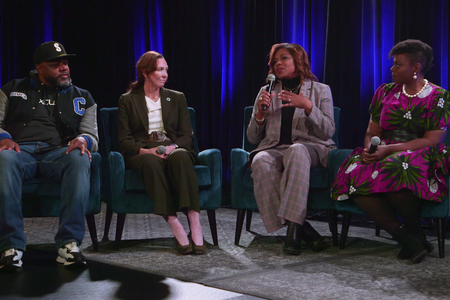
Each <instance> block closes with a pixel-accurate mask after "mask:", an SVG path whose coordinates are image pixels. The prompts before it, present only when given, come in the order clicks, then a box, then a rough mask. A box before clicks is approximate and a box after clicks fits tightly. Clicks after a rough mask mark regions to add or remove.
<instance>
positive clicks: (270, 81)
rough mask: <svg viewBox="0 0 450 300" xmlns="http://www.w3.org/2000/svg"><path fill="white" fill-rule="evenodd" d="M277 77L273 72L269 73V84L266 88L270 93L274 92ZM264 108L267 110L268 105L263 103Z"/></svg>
mask: <svg viewBox="0 0 450 300" xmlns="http://www.w3.org/2000/svg"><path fill="white" fill-rule="evenodd" d="M275 79H276V77H275V75H273V74H269V76H267V82H268V83H269V86H268V87H267V88H266V91H268V92H269V94H270V93H271V92H272V88H273V83H274V82H275ZM262 110H263V111H266V110H267V105H263V106H262Z"/></svg>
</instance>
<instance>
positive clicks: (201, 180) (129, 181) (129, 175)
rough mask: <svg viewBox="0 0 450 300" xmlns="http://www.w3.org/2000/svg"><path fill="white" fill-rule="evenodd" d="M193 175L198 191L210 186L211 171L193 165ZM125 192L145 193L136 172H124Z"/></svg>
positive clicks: (205, 167)
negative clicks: (195, 176) (195, 178)
mask: <svg viewBox="0 0 450 300" xmlns="http://www.w3.org/2000/svg"><path fill="white" fill-rule="evenodd" d="M194 170H195V174H197V179H198V187H199V189H200V190H203V189H206V188H208V187H210V186H211V171H210V170H209V168H208V167H207V166H202V165H195V166H194ZM125 190H126V191H127V192H133V193H146V191H145V186H144V182H143V181H142V180H141V178H140V176H139V173H138V172H137V171H136V170H127V171H126V172H125Z"/></svg>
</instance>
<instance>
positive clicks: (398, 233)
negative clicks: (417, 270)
mask: <svg viewBox="0 0 450 300" xmlns="http://www.w3.org/2000/svg"><path fill="white" fill-rule="evenodd" d="M392 237H393V238H394V240H396V241H397V242H398V243H399V244H400V245H401V246H402V247H403V248H404V250H403V248H402V250H401V251H400V253H399V255H398V256H397V257H399V256H400V257H401V258H399V259H407V258H409V259H410V260H411V262H412V263H413V264H418V263H420V262H421V261H422V260H423V259H424V258H425V255H426V254H427V250H429V249H427V248H426V247H425V243H424V242H423V241H422V240H421V239H420V238H418V237H417V236H416V235H415V234H413V233H411V232H409V231H408V230H406V228H405V227H403V226H400V227H398V228H397V229H396V230H395V231H394V232H393V234H392ZM430 246H431V244H430ZM431 247H433V246H431ZM431 251H432V249H431ZM408 256H409V257H408Z"/></svg>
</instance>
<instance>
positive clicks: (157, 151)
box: [156, 145, 166, 154]
mask: <svg viewBox="0 0 450 300" xmlns="http://www.w3.org/2000/svg"><path fill="white" fill-rule="evenodd" d="M156 153H158V154H164V153H166V147H164V146H163V145H161V146H159V147H158V149H157V150H156Z"/></svg>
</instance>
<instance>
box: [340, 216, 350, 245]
mask: <svg viewBox="0 0 450 300" xmlns="http://www.w3.org/2000/svg"><path fill="white" fill-rule="evenodd" d="M343 216H344V218H343V219H342V231H341V242H340V245H339V249H344V248H345V241H346V240H347V235H348V229H349V227H350V220H351V218H352V213H351V212H344V213H343Z"/></svg>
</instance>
